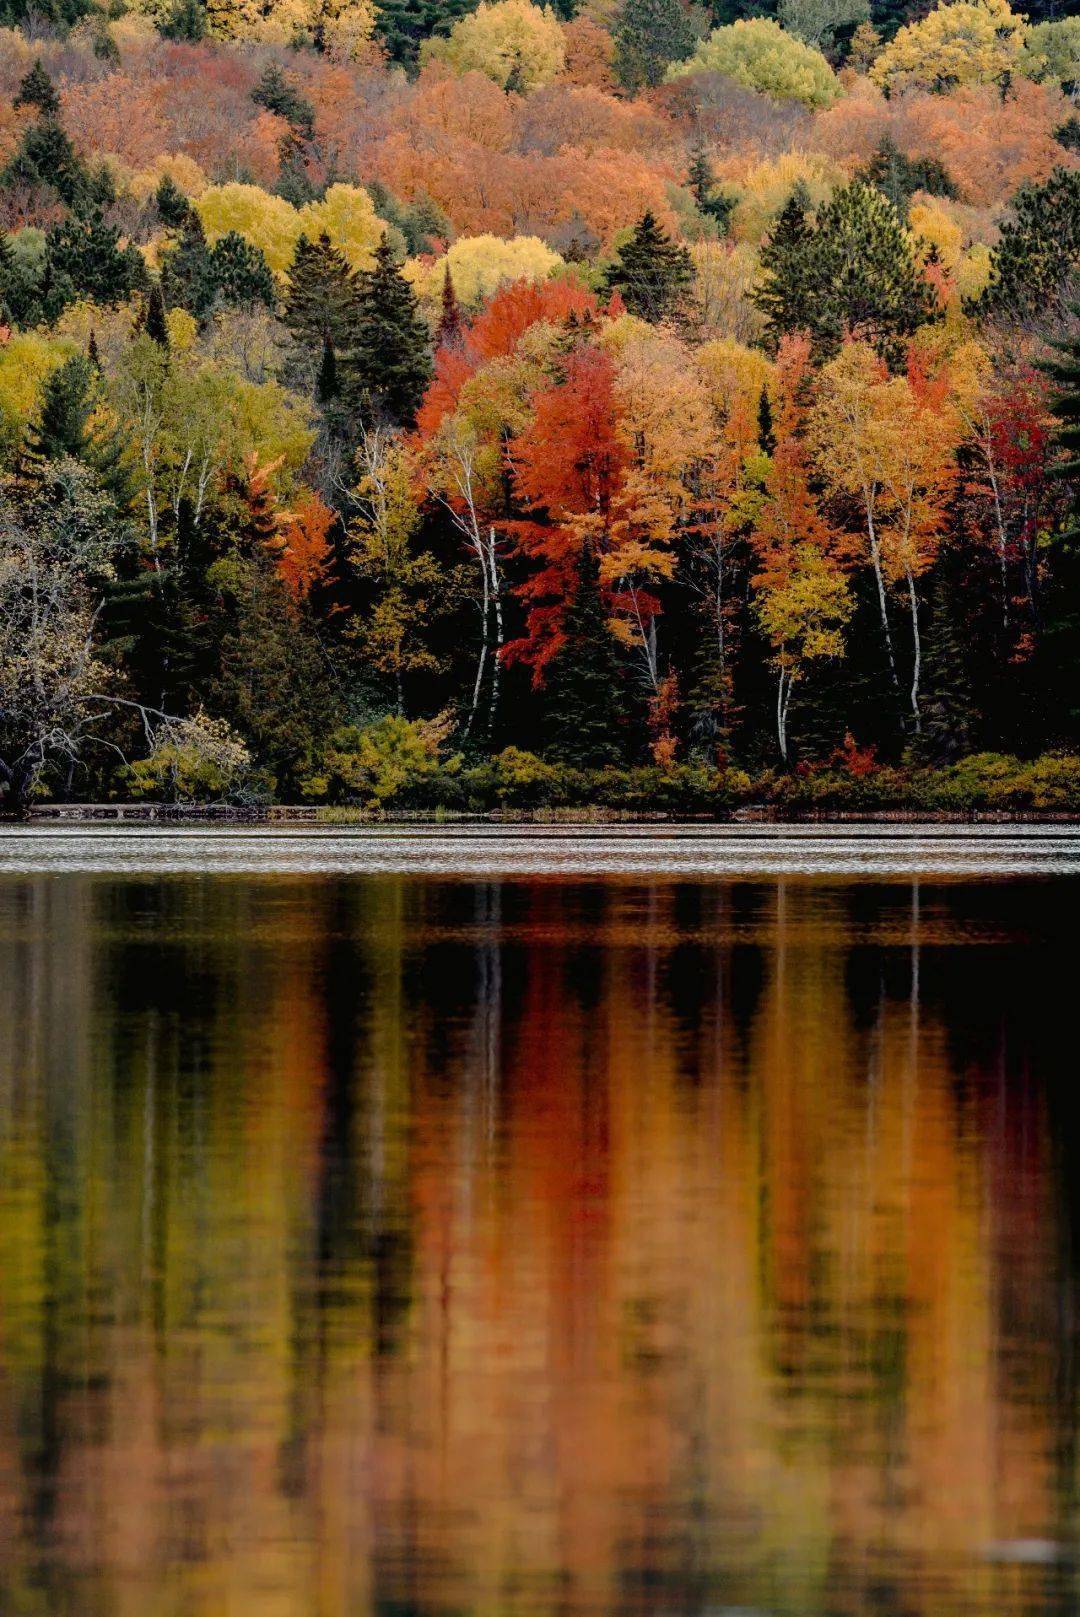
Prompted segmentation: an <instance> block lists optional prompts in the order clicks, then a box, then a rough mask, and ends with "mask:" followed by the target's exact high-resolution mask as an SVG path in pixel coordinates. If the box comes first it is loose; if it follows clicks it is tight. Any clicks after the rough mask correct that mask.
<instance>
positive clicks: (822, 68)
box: [666, 17, 840, 107]
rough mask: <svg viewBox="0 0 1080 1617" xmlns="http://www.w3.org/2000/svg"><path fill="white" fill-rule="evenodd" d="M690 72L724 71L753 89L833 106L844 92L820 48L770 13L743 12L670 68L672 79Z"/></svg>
mask: <svg viewBox="0 0 1080 1617" xmlns="http://www.w3.org/2000/svg"><path fill="white" fill-rule="evenodd" d="M685 73H723V74H725V75H726V77H728V78H730V79H734V80H735V82H736V83H737V84H745V85H746V87H747V88H748V89H750V90H762V91H764V93H765V94H766V95H773V96H777V97H780V98H787V99H790V100H792V101H801V102H803V104H804V105H805V106H808V107H831V106H832V104H833V102H834V101H836V100H837V99H838V97H839V95H840V85H839V82H838V80H837V77H836V74H835V73H834V72H833V70H832V68H831V67H830V66H829V64H828V62H827V61H826V60H825V58H824V56H822V54H821V52H820V51H817V50H814V49H813V48H812V47H811V46H810V45H804V44H803V42H802V40H801V39H796V37H795V35H794V34H787V33H785V32H784V30H783V29H782V28H781V27H780V24H779V23H777V22H774V21H773V20H772V18H771V17H750V18H746V17H740V18H739V20H738V21H737V22H733V23H730V24H728V25H727V26H726V27H724V28H714V29H713V31H712V33H711V34H710V35H709V37H708V39H705V40H702V42H701V44H700V45H698V47H697V49H696V50H695V52H694V54H693V55H692V56H690V57H689V58H688V59H687V60H686V61H684V62H676V63H674V64H673V65H672V66H671V67H669V68H668V71H667V75H666V76H667V78H668V79H669V80H673V79H678V78H679V77H681V76H682V75H683V74H685Z"/></svg>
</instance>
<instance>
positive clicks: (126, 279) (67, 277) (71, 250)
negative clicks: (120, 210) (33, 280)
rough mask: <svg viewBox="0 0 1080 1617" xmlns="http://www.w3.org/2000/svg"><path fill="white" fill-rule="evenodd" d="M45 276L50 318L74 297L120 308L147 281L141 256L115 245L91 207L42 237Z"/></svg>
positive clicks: (113, 234) (116, 236) (112, 229)
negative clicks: (88, 210) (85, 212)
mask: <svg viewBox="0 0 1080 1617" xmlns="http://www.w3.org/2000/svg"><path fill="white" fill-rule="evenodd" d="M45 277H46V285H45V291H44V303H45V307H46V310H47V311H48V312H49V313H50V314H51V315H52V316H53V318H55V317H56V315H57V314H59V313H60V311H61V309H63V308H64V307H65V305H66V304H68V303H72V302H74V301H75V299H76V298H92V299H93V301H94V302H95V303H106V304H117V303H123V302H124V301H125V300H126V299H127V298H129V297H131V295H132V293H133V292H137V291H140V290H141V289H142V288H143V287H144V286H145V285H146V282H147V274H146V268H145V266H144V264H143V260H142V256H141V254H140V253H139V252H138V250H137V249H136V248H135V247H133V246H132V245H131V244H130V243H128V244H127V245H126V246H124V247H121V246H120V232H119V230H118V229H117V228H116V226H115V225H110V224H107V223H106V221H105V219H104V216H103V215H102V213H101V211H100V209H96V208H95V209H93V210H92V211H91V212H89V213H87V214H84V215H82V216H79V215H76V214H71V215H69V216H68V218H66V219H64V220H63V221H62V222H61V223H60V224H58V225H55V226H54V227H53V228H52V229H51V230H50V231H49V232H48V234H47V236H46V238H45Z"/></svg>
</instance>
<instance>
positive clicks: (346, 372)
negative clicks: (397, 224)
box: [339, 240, 431, 426]
mask: <svg viewBox="0 0 1080 1617" xmlns="http://www.w3.org/2000/svg"><path fill="white" fill-rule="evenodd" d="M430 350H431V339H430V337H429V335H428V328H427V325H426V323H425V321H424V319H423V317H422V315H421V314H420V311H419V308H418V306H417V302H416V294H415V293H414V292H413V289H412V287H411V286H410V285H409V283H408V281H407V280H406V279H405V277H404V276H403V275H402V273H401V271H400V269H399V268H398V266H397V264H396V263H395V262H394V255H393V250H392V248H391V246H390V244H389V242H387V241H385V240H384V241H382V242H381V243H380V244H379V246H378V248H377V249H376V253H375V263H374V265H373V267H372V268H371V269H370V270H362V271H361V272H360V274H359V275H358V276H357V297H356V318H355V324H354V326H353V330H352V333H351V336H350V343H349V348H348V351H347V352H346V353H344V354H343V355H341V364H340V367H339V375H340V377H341V383H342V388H343V391H344V393H345V396H346V398H347V399H348V401H349V403H350V405H351V406H352V407H353V408H354V409H355V410H357V411H358V412H359V413H360V414H361V415H362V416H363V417H364V418H365V419H366V420H369V421H383V422H386V423H389V424H393V425H396V426H408V425H409V424H411V422H412V420H413V417H414V416H415V414H416V411H417V408H418V406H419V404H420V400H421V399H422V398H423V396H424V389H425V388H426V386H427V384H428V381H429V380H430V377H431V352H430Z"/></svg>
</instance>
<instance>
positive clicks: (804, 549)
mask: <svg viewBox="0 0 1080 1617" xmlns="http://www.w3.org/2000/svg"><path fill="white" fill-rule="evenodd" d="M784 562H785V565H784V566H783V567H782V568H777V569H776V570H775V571H774V572H773V573H772V574H771V575H770V576H769V578H768V580H767V581H766V582H763V583H762V584H761V587H760V588H759V590H758V593H757V595H756V597H755V600H754V611H755V613H756V615H757V618H758V621H759V622H760V624H761V627H762V629H763V630H764V632H765V634H766V636H767V637H768V640H769V642H770V644H771V646H772V648H773V666H774V667H775V669H776V674H777V683H776V739H777V744H778V746H779V749H780V757H781V759H782V760H783V762H784V763H785V764H786V763H787V762H788V714H789V711H790V708H791V697H792V692H793V691H794V689H795V686H796V684H797V683H798V681H799V680H800V679H802V678H803V676H804V674H805V672H806V666H807V664H808V663H811V662H814V661H817V660H819V659H821V658H837V657H841V656H843V653H844V636H843V627H844V624H845V623H846V622H847V621H848V619H849V618H850V617H851V613H852V608H853V602H852V599H851V592H850V590H849V588H848V584H847V580H846V579H845V577H844V575H843V573H842V572H841V571H840V569H839V568H838V567H837V566H836V564H835V563H834V562H831V561H830V560H829V558H828V557H827V556H825V555H823V554H822V552H821V551H820V550H819V549H818V548H817V547H816V546H815V545H812V544H801V545H797V546H795V547H794V549H793V550H792V551H790V552H789V553H787V554H786V555H785V557H784Z"/></svg>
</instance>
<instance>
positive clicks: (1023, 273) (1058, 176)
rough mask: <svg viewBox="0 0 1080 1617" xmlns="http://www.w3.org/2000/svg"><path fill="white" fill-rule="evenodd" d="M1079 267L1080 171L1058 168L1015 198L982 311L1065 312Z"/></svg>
mask: <svg viewBox="0 0 1080 1617" xmlns="http://www.w3.org/2000/svg"><path fill="white" fill-rule="evenodd" d="M1078 268H1080V170H1077V169H1064V168H1056V169H1054V171H1053V173H1052V174H1051V175H1050V177H1049V179H1047V180H1044V181H1043V183H1042V185H1025V186H1022V187H1021V188H1020V190H1019V191H1018V192H1017V193H1016V195H1015V196H1014V197H1013V199H1012V218H1011V219H1007V220H1006V221H1005V223H1004V224H1003V225H1002V226H1001V237H1000V240H999V241H998V244H997V246H996V247H995V248H994V250H993V253H992V255H991V260H990V284H989V285H988V286H987V288H986V291H985V292H984V293H983V295H982V297H981V298H980V299H979V302H978V305H977V308H978V312H979V313H980V314H989V315H1000V316H1004V317H1005V318H1007V319H1012V320H1023V319H1026V318H1029V317H1031V316H1036V315H1037V316H1043V317H1045V316H1047V315H1050V316H1053V315H1054V314H1055V313H1060V312H1061V309H1062V306H1063V302H1064V299H1065V297H1066V296H1067V293H1068V288H1069V283H1070V281H1071V279H1072V278H1073V276H1075V274H1076V272H1077V269H1078Z"/></svg>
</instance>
